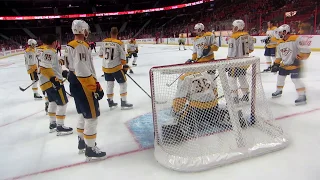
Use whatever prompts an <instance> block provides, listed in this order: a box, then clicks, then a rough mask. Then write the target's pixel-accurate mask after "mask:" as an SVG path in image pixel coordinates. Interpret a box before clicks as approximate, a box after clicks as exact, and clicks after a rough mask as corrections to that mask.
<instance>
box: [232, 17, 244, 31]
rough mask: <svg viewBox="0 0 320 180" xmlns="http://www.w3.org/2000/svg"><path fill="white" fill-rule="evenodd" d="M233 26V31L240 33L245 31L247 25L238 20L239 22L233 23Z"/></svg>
mask: <svg viewBox="0 0 320 180" xmlns="http://www.w3.org/2000/svg"><path fill="white" fill-rule="evenodd" d="M232 26H233V28H232V31H233V32H238V31H242V30H243V29H244V26H245V24H244V21H243V20H241V19H238V20H235V21H233V23H232Z"/></svg>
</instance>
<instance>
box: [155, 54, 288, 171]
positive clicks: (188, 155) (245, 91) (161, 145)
mask: <svg viewBox="0 0 320 180" xmlns="http://www.w3.org/2000/svg"><path fill="white" fill-rule="evenodd" d="M259 67H260V59H259V58H257V57H248V58H242V59H233V60H216V61H211V62H207V63H194V64H180V65H170V66H161V67H153V68H152V69H151V70H150V83H151V93H152V109H153V121H154V132H155V142H154V145H155V152H154V154H155V158H156V160H157V161H158V162H159V163H160V164H162V165H163V166H165V167H168V168H171V169H174V170H178V171H186V172H192V171H201V170H206V169H209V168H213V167H216V166H221V165H224V164H229V163H232V162H235V161H240V160H242V159H245V158H250V157H253V156H258V155H262V154H265V153H269V152H272V151H276V150H279V149H281V148H284V147H285V146H286V145H287V144H288V139H287V137H286V136H285V134H284V132H283V131H282V129H281V127H279V126H278V125H276V124H275V123H274V117H273V116H272V112H271V110H270V108H269V107H268V103H267V101H266V98H265V94H264V90H263V86H262V83H261V77H260V68H259Z"/></svg>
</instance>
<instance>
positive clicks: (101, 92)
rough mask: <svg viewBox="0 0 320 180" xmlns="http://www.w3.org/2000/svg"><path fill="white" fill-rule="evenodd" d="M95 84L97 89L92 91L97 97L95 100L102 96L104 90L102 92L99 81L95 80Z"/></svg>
mask: <svg viewBox="0 0 320 180" xmlns="http://www.w3.org/2000/svg"><path fill="white" fill-rule="evenodd" d="M96 86H97V90H96V92H95V93H94V97H95V98H96V99H97V100H101V99H102V98H103V96H104V92H103V89H102V88H101V85H100V83H99V82H96Z"/></svg>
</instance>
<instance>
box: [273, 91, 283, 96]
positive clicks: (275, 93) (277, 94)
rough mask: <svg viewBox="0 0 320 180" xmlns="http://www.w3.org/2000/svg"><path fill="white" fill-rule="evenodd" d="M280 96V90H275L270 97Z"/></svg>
mask: <svg viewBox="0 0 320 180" xmlns="http://www.w3.org/2000/svg"><path fill="white" fill-rule="evenodd" d="M281 96H282V91H281V90H277V91H276V92H274V93H272V98H278V97H281Z"/></svg>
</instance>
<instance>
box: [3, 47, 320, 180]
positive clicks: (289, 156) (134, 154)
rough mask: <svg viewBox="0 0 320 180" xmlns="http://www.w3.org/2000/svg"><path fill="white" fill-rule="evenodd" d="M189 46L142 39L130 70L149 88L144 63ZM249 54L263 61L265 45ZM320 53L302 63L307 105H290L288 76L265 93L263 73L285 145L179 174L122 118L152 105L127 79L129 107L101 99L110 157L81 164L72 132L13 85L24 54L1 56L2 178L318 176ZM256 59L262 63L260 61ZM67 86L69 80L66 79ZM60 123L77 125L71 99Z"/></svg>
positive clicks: (103, 143)
mask: <svg viewBox="0 0 320 180" xmlns="http://www.w3.org/2000/svg"><path fill="white" fill-rule="evenodd" d="M191 53H192V52H191V51H190V50H186V51H178V46H167V45H140V52H139V59H138V61H137V64H138V66H137V67H135V68H133V70H134V73H135V74H133V75H132V77H133V78H134V79H135V80H136V81H137V82H138V83H139V84H140V85H141V86H142V87H143V88H145V90H146V91H147V92H150V85H149V74H148V73H149V69H150V68H151V67H153V66H158V65H166V64H174V63H183V62H185V61H186V60H187V59H189V58H190V57H191ZM226 55H227V49H226V48H220V49H219V51H218V52H217V53H216V59H220V58H225V57H226ZM253 55H254V56H259V57H261V61H262V62H263V61H264V57H263V50H262V49H257V50H255V52H254V53H253ZM319 60H320V53H319V52H312V54H311V57H310V58H309V59H308V60H307V61H306V62H305V70H306V71H305V73H304V82H305V83H306V87H307V97H308V104H307V105H304V106H298V107H297V106H295V105H294V100H295V99H296V98H297V94H296V91H295V88H294V85H293V83H292V82H291V80H290V78H289V77H288V78H287V80H286V85H285V88H284V92H283V93H284V94H283V96H282V97H281V98H279V99H271V93H272V92H274V91H275V89H276V75H273V74H271V73H266V74H262V75H261V76H262V81H263V85H264V90H265V94H266V96H267V99H268V103H269V105H270V107H271V109H272V111H273V114H274V116H275V117H277V118H278V121H277V123H278V124H280V125H281V126H282V128H283V129H284V131H285V132H286V133H287V134H288V135H289V137H290V140H291V144H290V145H289V147H288V148H286V149H284V150H281V151H278V152H275V153H271V154H267V155H265V156H261V157H257V158H253V159H250V160H246V161H242V162H239V163H234V164H231V165H227V166H223V167H220V168H217V169H213V170H209V171H205V172H200V173H180V172H175V171H172V170H169V169H166V168H164V167H162V166H161V165H159V164H158V163H157V162H156V161H155V159H154V156H153V149H142V148H141V147H140V146H139V144H137V142H136V141H135V139H134V137H133V136H132V134H131V133H130V132H129V131H128V128H127V127H126V122H128V121H129V120H130V119H132V118H134V117H137V116H139V115H142V114H145V113H148V112H151V102H150V99H149V97H148V96H147V95H145V94H144V93H143V92H142V91H141V90H140V89H139V88H138V87H137V86H136V85H135V84H134V83H133V82H132V81H131V80H130V79H128V100H129V101H130V102H131V103H133V104H134V109H133V110H128V111H121V110H120V108H118V109H116V110H113V111H110V110H109V108H108V105H107V101H106V99H104V100H102V101H100V106H101V108H100V109H101V117H100V118H99V124H98V137H97V138H98V139H97V143H98V146H99V147H100V148H101V149H102V150H105V151H106V152H107V155H109V156H110V158H108V159H106V160H104V161H100V162H94V163H84V161H85V157H84V155H78V154H77V134H76V131H75V132H74V134H73V135H69V136H62V137H57V136H56V135H55V134H49V133H48V130H49V128H48V126H49V120H48V118H47V116H46V115H45V112H44V101H34V100H33V94H32V91H31V90H30V89H29V90H27V91H25V92H21V91H20V90H19V88H18V87H19V86H23V87H25V86H27V85H29V84H30V80H29V76H28V75H27V73H26V69H25V66H24V58H23V55H18V56H13V57H9V58H6V59H2V60H0V77H1V79H0V94H1V96H0V137H1V138H0V179H46V180H49V179H54V180H57V179H59V180H60V179H121V180H122V179H124V180H126V179H130V180H134V179H137V180H150V179H152V180H170V179H172V180H173V179H183V180H189V179H201V180H209V179H210V180H212V179H215V180H222V179H223V180H229V179H232V180H239V179H240V180H257V179H259V180H270V179H279V180H280V179H281V180H286V179H288V180H319V179H320V155H319V152H320V118H319V117H320V103H319V102H320V61H319ZM94 64H95V67H96V71H97V76H98V80H99V81H100V82H101V84H102V85H103V87H104V88H105V85H106V83H105V81H104V79H103V78H102V77H100V76H101V74H102V71H101V59H100V58H99V57H98V56H97V55H96V54H95V55H94ZM265 67H266V65H265V64H261V68H265ZM66 87H67V88H66V89H67V90H68V89H69V88H68V84H66ZM118 92H119V86H118V85H116V86H115V98H114V99H115V101H116V102H119V101H120V96H119V93H118ZM69 101H70V102H69V103H68V109H67V117H66V120H65V124H66V125H68V126H72V127H73V128H76V122H77V113H76V110H75V105H74V102H73V99H72V98H69Z"/></svg>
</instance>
